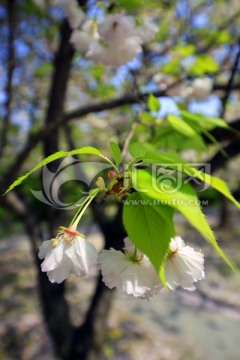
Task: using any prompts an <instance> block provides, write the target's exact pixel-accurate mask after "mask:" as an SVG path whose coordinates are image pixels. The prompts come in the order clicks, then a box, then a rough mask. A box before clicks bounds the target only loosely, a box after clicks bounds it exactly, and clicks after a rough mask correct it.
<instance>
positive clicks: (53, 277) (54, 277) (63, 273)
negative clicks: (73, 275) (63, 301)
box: [47, 256, 72, 284]
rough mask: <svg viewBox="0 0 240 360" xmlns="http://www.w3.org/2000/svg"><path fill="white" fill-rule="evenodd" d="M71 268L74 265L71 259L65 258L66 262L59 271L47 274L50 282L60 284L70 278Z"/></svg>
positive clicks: (63, 262)
mask: <svg viewBox="0 0 240 360" xmlns="http://www.w3.org/2000/svg"><path fill="white" fill-rule="evenodd" d="M71 266H72V264H71V261H70V259H69V258H68V257H67V256H64V260H63V261H62V262H61V265H60V266H59V267H58V268H57V269H55V270H52V271H48V272H47V276H48V278H49V280H50V281H51V282H52V283H58V284H60V283H61V282H63V281H64V280H66V279H67V278H68V277H69V273H70V270H71Z"/></svg>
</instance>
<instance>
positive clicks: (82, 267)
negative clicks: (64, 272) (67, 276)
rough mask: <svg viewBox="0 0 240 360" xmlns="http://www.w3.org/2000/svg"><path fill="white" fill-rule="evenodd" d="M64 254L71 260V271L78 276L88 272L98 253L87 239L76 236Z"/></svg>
mask: <svg viewBox="0 0 240 360" xmlns="http://www.w3.org/2000/svg"><path fill="white" fill-rule="evenodd" d="M66 255H67V256H68V257H69V258H71V260H72V264H73V268H72V271H73V272H74V273H75V274H76V275H78V276H83V275H86V274H88V273H89V271H90V269H91V268H92V266H93V265H94V264H95V263H96V260H97V256H98V253H97V250H96V248H95V247H94V246H93V245H92V244H91V243H90V242H89V241H87V240H85V239H83V238H82V237H80V236H76V237H75V240H74V243H73V245H72V247H70V248H69V249H68V250H66Z"/></svg>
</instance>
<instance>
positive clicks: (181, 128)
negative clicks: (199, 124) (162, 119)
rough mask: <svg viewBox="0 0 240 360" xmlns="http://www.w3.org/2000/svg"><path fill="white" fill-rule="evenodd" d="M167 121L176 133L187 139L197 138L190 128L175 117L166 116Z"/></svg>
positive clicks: (196, 134)
mask: <svg viewBox="0 0 240 360" xmlns="http://www.w3.org/2000/svg"><path fill="white" fill-rule="evenodd" d="M167 121H168V122H169V124H170V125H171V126H172V127H173V129H175V130H177V131H178V132H180V133H181V134H183V135H185V136H187V137H193V136H198V133H197V132H196V131H195V130H194V129H193V128H192V127H191V126H189V125H188V124H187V123H185V122H184V121H183V120H182V119H181V118H179V117H178V116H176V115H172V114H169V115H168V116H167Z"/></svg>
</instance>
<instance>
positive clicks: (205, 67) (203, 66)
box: [187, 54, 219, 76]
mask: <svg viewBox="0 0 240 360" xmlns="http://www.w3.org/2000/svg"><path fill="white" fill-rule="evenodd" d="M218 70H219V65H218V63H217V62H216V60H214V58H213V57H212V56H210V55H208V54H200V55H198V56H196V58H195V62H194V64H193V65H192V66H191V67H190V68H189V69H187V72H188V73H189V74H191V75H196V76H201V75H204V74H206V73H211V74H215V73H216V72H217V71H218Z"/></svg>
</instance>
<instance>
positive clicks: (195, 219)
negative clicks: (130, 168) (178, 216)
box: [132, 170, 236, 271]
mask: <svg viewBox="0 0 240 360" xmlns="http://www.w3.org/2000/svg"><path fill="white" fill-rule="evenodd" d="M176 181H178V179H177V178H176ZM132 183H133V187H134V188H135V189H136V191H138V192H141V191H142V192H143V193H144V196H145V198H146V197H148V198H149V199H154V200H158V201H159V202H161V203H163V204H167V205H168V206H171V207H173V208H174V209H176V210H178V211H180V212H181V213H182V214H183V215H184V216H185V217H186V219H187V220H188V221H189V222H190V223H191V224H192V225H193V226H194V227H195V228H196V229H197V230H198V231H199V232H200V233H201V234H202V235H203V237H204V238H205V239H206V240H207V241H208V242H209V243H210V244H211V245H212V246H213V248H214V249H215V250H216V251H217V252H218V254H219V255H220V256H221V257H222V258H223V259H224V260H225V261H226V263H227V264H228V265H229V266H230V267H231V268H232V270H234V271H236V266H235V265H234V264H233V263H232V261H231V260H230V259H228V257H227V256H226V255H225V253H224V252H223V251H222V249H221V248H220V247H219V246H218V244H217V241H216V239H215V236H214V234H213V232H212V230H211V228H210V226H209V225H208V222H207V221H206V219H205V216H204V214H203V213H202V210H201V207H200V205H199V200H198V198H197V196H196V193H195V191H194V190H193V188H192V187H191V186H190V185H189V184H184V183H183V184H182V185H181V186H180V187H179V190H177V189H176V186H174V185H172V184H171V183H170V182H168V183H167V184H164V182H163V181H161V178H160V179H157V177H156V175H155V174H154V173H152V172H151V171H150V170H136V171H135V172H133V177H132ZM178 185H179V184H178Z"/></svg>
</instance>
